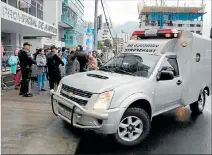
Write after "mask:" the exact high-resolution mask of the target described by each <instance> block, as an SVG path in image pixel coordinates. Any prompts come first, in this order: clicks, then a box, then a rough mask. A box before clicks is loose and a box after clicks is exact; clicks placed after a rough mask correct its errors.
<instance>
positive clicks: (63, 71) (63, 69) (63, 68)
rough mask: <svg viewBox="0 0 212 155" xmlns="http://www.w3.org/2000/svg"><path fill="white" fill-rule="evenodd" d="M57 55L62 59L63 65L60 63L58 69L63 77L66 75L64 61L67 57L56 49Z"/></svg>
mask: <svg viewBox="0 0 212 155" xmlns="http://www.w3.org/2000/svg"><path fill="white" fill-rule="evenodd" d="M58 56H59V58H60V59H61V60H62V61H63V63H64V65H63V66H62V65H60V71H61V77H64V76H65V75H66V61H67V59H66V58H65V57H64V56H63V53H62V51H61V50H58Z"/></svg>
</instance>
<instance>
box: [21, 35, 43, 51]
mask: <svg viewBox="0 0 212 155" xmlns="http://www.w3.org/2000/svg"><path fill="white" fill-rule="evenodd" d="M24 42H29V43H30V44H31V45H32V46H31V49H30V51H31V52H32V53H35V52H36V48H42V40H41V38H39V39H24Z"/></svg>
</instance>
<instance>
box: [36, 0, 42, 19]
mask: <svg viewBox="0 0 212 155" xmlns="http://www.w3.org/2000/svg"><path fill="white" fill-rule="evenodd" d="M37 18H39V19H41V20H43V0H37Z"/></svg>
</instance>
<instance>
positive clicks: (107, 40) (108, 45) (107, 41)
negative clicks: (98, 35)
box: [104, 39, 112, 48]
mask: <svg viewBox="0 0 212 155" xmlns="http://www.w3.org/2000/svg"><path fill="white" fill-rule="evenodd" d="M104 46H106V47H109V48H112V44H111V42H110V39H105V41H104Z"/></svg>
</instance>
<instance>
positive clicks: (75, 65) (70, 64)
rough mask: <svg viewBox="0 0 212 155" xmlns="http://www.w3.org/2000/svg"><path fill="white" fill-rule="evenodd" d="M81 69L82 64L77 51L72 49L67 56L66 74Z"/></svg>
mask: <svg viewBox="0 0 212 155" xmlns="http://www.w3.org/2000/svg"><path fill="white" fill-rule="evenodd" d="M79 71H80V64H79V61H78V60H77V57H76V55H75V51H71V52H70V53H69V54H68V56H67V64H66V75H71V74H75V73H78V72H79Z"/></svg>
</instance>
